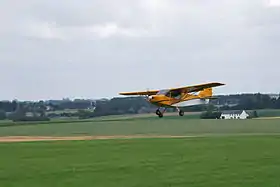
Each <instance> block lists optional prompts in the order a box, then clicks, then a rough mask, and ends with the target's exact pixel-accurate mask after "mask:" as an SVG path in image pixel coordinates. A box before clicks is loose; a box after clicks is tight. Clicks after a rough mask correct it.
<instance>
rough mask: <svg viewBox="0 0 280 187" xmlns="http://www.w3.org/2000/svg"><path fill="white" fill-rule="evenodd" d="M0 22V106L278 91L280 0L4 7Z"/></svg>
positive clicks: (35, 0) (15, 0)
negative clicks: (193, 91) (134, 94)
mask: <svg viewBox="0 0 280 187" xmlns="http://www.w3.org/2000/svg"><path fill="white" fill-rule="evenodd" d="M0 23H1V26H0V41H1V42H0V63H1V66H0V78H1V84H2V85H1V91H0V100H2V99H14V98H17V99H19V100H38V99H61V98H63V97H69V98H93V99H96V98H103V97H114V96H118V93H119V92H123V91H138V90H146V89H158V88H168V87H176V86H185V85H192V84H200V83H205V82H209V81H211V82H212V81H215V82H222V83H225V84H226V86H224V87H220V88H217V89H215V91H216V92H215V93H217V94H220V93H222V94H228V93H229V94H232V93H233V94H234V93H241V92H266V93H268V92H277V93H279V92H280V84H279V80H280V73H279V68H280V2H277V0H271V1H268V0H118V1H116V0H83V1H77V0H59V1H58V0H24V1H20V0H1V1H0Z"/></svg>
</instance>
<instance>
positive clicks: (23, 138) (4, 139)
mask: <svg viewBox="0 0 280 187" xmlns="http://www.w3.org/2000/svg"><path fill="white" fill-rule="evenodd" d="M185 137H195V136H157V135H151V136H148V135H130V136H70V137H66V136H64V137H58V136H4V137H0V142H30V141H55V140H95V139H132V138H185Z"/></svg>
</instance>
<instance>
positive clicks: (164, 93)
mask: <svg viewBox="0 0 280 187" xmlns="http://www.w3.org/2000/svg"><path fill="white" fill-rule="evenodd" d="M168 91H169V90H160V91H159V92H158V93H157V95H166V94H167V93H168Z"/></svg>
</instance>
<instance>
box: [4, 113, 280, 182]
mask: <svg viewBox="0 0 280 187" xmlns="http://www.w3.org/2000/svg"><path fill="white" fill-rule="evenodd" d="M108 119H110V120H108ZM43 140H44V141H43ZM49 140H52V141H49ZM54 140H68V141H54ZM74 140H76V141H74ZM92 140H94V141H92ZM0 141H1V143H0V150H1V154H0V162H1V164H0V185H1V186H29V187H32V186H34V187H35V186H41V187H44V186H59V187H64V186H65V187H66V186H67V187H72V186H104V187H109V186H110V187H111V186H123V187H124V186H129V187H131V186H139V187H143V186H153V187H157V186H158V187H162V186H215V187H219V186H225V185H226V186H229V187H230V186H244V187H245V186H246V187H249V186H254V187H255V186H279V185H280V180H279V174H280V167H279V164H280V159H279V158H280V149H279V147H280V119H272V118H271V119H269V120H268V119H258V120H257V119H251V120H199V119H190V118H188V116H186V117H178V116H168V117H165V118H162V119H159V118H157V117H156V116H155V117H145V118H135V116H134V117H132V118H129V117H124V118H104V119H102V120H93V121H87V122H78V121H74V122H69V123H59V122H58V123H50V124H49V123H45V124H43V123H42V124H17V125H6V124H5V123H2V124H0Z"/></svg>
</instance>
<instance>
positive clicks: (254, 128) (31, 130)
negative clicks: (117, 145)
mask: <svg viewBox="0 0 280 187" xmlns="http://www.w3.org/2000/svg"><path fill="white" fill-rule="evenodd" d="M236 133H270V134H271V133H280V120H279V119H278V120H261V119H258V120H255V119H251V120H199V119H188V118H187V117H179V116H168V117H167V116H166V117H164V118H162V119H159V118H157V117H150V118H141V119H140V118H138V119H133V118H131V119H111V120H96V121H86V122H77V121H74V122H69V123H50V124H48V123H46V124H44V123H43V124H37V125H33V124H31V125H28V124H26V125H20V126H2V127H0V136H11V135H47V136H70V135H75V136H76V135H133V134H157V135H193V134H195V135H197V134H236Z"/></svg>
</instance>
